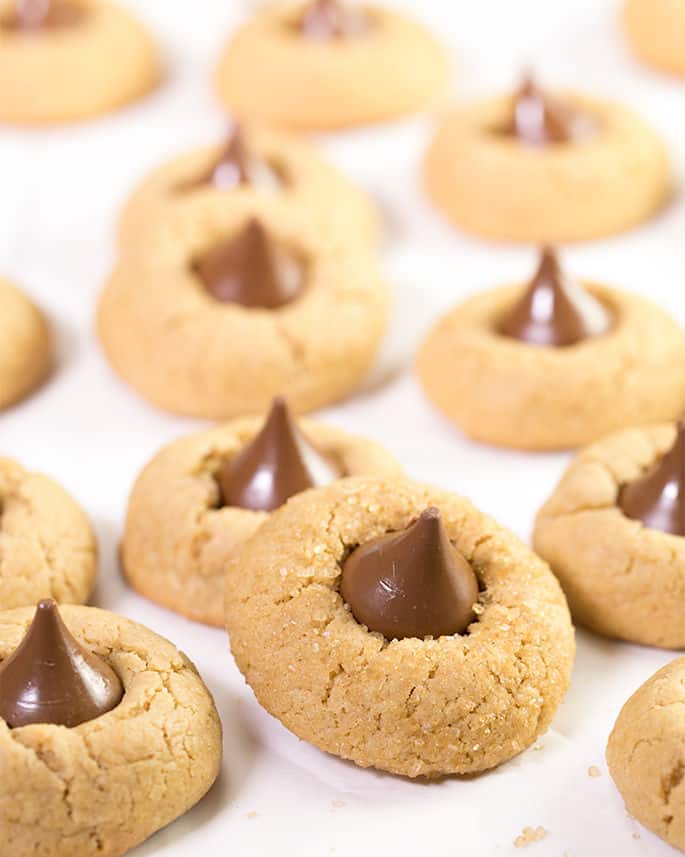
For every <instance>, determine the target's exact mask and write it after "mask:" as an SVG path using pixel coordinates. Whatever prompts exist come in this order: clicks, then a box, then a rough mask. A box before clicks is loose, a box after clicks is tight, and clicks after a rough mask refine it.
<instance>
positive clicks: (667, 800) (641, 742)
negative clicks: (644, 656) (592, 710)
mask: <svg viewBox="0 0 685 857" xmlns="http://www.w3.org/2000/svg"><path fill="white" fill-rule="evenodd" d="M683 705H685V658H683V657H680V658H677V659H676V660H674V661H672V662H671V663H670V664H667V665H666V666H665V667H663V668H662V669H660V670H659V671H658V672H657V673H655V674H654V675H653V676H652V677H651V678H650V679H648V680H647V681H646V682H645V683H644V684H643V685H642V686H641V687H640V688H638V690H637V691H636V692H635V693H634V694H633V695H632V696H631V697H630V699H629V700H628V701H627V702H626V704H625V705H624V706H623V708H622V709H621V712H620V714H619V716H618V718H617V720H616V723H615V725H614V728H613V730H612V732H611V735H610V736H609V742H608V744H607V749H606V758H607V762H608V765H609V771H610V772H611V776H612V777H613V780H614V782H615V784H616V786H617V788H618V790H619V792H620V793H621V796H622V797H623V800H624V801H625V805H626V809H627V810H628V812H629V813H630V814H631V815H632V816H634V817H635V818H636V819H637V820H638V821H639V822H640V823H641V824H644V826H645V827H647V828H649V829H650V830H652V831H653V832H654V833H656V835H657V836H660V837H661V838H662V839H664V840H665V841H666V842H668V843H669V844H670V845H673V846H674V847H675V848H679V849H680V850H681V851H685V781H684V778H683V772H684V771H685V754H684V753H683V747H684V746H685V719H683Z"/></svg>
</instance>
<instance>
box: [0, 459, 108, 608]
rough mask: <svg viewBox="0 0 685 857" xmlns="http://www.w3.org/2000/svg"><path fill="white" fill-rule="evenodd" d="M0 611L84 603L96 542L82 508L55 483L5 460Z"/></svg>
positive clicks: (0, 498) (0, 483)
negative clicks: (50, 602) (49, 601)
mask: <svg viewBox="0 0 685 857" xmlns="http://www.w3.org/2000/svg"><path fill="white" fill-rule="evenodd" d="M0 508H1V509H2V516H1V517H0V545H1V546H2V549H1V550H0V610H7V609H9V608H12V607H23V606H26V605H29V604H35V603H36V602H37V601H38V600H39V599H41V598H47V597H52V598H54V599H55V600H56V601H59V602H67V603H76V604H79V603H83V602H84V601H87V600H88V597H89V595H90V593H91V591H92V589H93V585H94V583H95V575H96V573H97V563H98V555H97V543H96V541H95V536H94V534H93V531H92V529H91V526H90V522H89V521H88V518H87V517H86V515H85V514H84V512H83V511H82V509H81V507H80V506H78V505H77V503H76V502H75V501H74V500H73V499H72V498H71V497H70V496H69V494H67V492H66V491H65V490H64V489H63V488H61V487H60V486H59V485H58V484H57V483H56V482H53V480H52V479H50V478H48V477H47V476H43V474H41V473H29V472H28V471H26V470H24V468H23V467H21V465H19V464H17V462H16V461H12V460H11V459H9V458H0Z"/></svg>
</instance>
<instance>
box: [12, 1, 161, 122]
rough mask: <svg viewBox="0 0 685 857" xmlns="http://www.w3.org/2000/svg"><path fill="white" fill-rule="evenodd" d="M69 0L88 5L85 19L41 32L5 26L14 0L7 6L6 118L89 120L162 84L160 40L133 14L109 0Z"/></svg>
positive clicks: (24, 120)
mask: <svg viewBox="0 0 685 857" xmlns="http://www.w3.org/2000/svg"><path fill="white" fill-rule="evenodd" d="M70 2H72V3H75V4H77V5H79V6H82V7H83V8H84V13H83V21H79V22H77V23H76V24H74V25H73V27H72V26H69V27H63V28H55V29H54V30H50V29H48V30H45V31H39V32H37V33H14V32H12V31H10V30H7V29H6V28H3V26H2V23H1V20H2V19H3V18H4V19H7V17H8V15H10V14H11V10H12V9H13V4H12V3H11V2H10V3H7V2H5V3H4V4H3V5H2V6H0V121H2V122H8V123H13V124H17V125H49V124H56V123H60V122H76V121H80V120H85V119H90V118H93V117H95V116H99V115H101V114H104V113H109V112H111V111H113V110H116V109H117V108H119V107H122V106H123V105H125V104H127V103H129V102H131V101H134V100H136V99H138V98H141V97H142V96H144V95H146V94H147V93H148V92H150V91H151V90H152V89H154V88H155V87H156V86H157V84H158V83H159V80H160V77H161V71H160V66H159V58H158V54H157V50H156V47H155V45H154V43H153V41H152V39H151V37H150V35H149V34H148V32H147V31H146V30H145V29H144V27H143V26H142V25H141V24H140V23H139V22H138V21H137V20H136V19H135V18H134V17H133V16H132V15H130V14H129V13H128V12H126V11H125V10H124V9H122V8H120V7H119V6H115V5H113V4H110V3H107V2H102V0H97V2H92V0H70ZM113 70H114V71H113Z"/></svg>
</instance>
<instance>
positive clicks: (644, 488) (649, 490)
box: [618, 420, 685, 536]
mask: <svg viewBox="0 0 685 857" xmlns="http://www.w3.org/2000/svg"><path fill="white" fill-rule="evenodd" d="M618 505H619V507H620V508H621V509H622V510H623V514H624V515H626V516H627V517H628V518H634V519H635V520H638V521H642V523H643V524H644V525H645V526H646V527H649V528H650V529H652V530H661V532H663V533H670V534H671V535H674V536H685V421H684V420H681V421H680V422H679V423H678V427H677V434H676V437H675V440H674V442H673V446H672V447H671V448H670V449H669V450H668V452H667V453H666V454H665V455H663V456H662V457H661V458H660V459H659V460H658V461H657V462H656V463H655V464H654V465H653V466H652V467H651V468H650V469H649V470H648V471H647V472H646V473H645V474H644V475H643V476H641V477H640V478H639V479H636V480H635V481H634V482H630V483H628V484H627V485H624V486H623V487H622V488H621V490H620V492H619V496H618Z"/></svg>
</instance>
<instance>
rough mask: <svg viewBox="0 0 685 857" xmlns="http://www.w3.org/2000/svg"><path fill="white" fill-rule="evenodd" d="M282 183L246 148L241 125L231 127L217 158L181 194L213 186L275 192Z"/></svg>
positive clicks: (274, 170)
mask: <svg viewBox="0 0 685 857" xmlns="http://www.w3.org/2000/svg"><path fill="white" fill-rule="evenodd" d="M282 185H283V179H282V176H281V175H280V173H279V171H278V170H277V169H276V168H274V166H273V165H272V164H270V163H268V162H267V161H265V160H263V159H262V158H260V157H258V156H257V155H256V154H255V153H254V152H253V151H251V150H250V149H249V148H248V145H247V143H246V140H245V135H244V134H243V131H242V129H241V127H240V125H237V124H236V125H233V126H232V127H231V129H230V131H229V134H228V137H227V139H226V143H225V145H224V147H223V148H222V150H221V151H220V153H219V155H218V157H217V158H215V160H214V161H213V162H212V163H211V164H210V166H209V168H208V169H207V170H205V172H203V173H202V174H201V175H200V176H199V177H198V178H197V179H194V180H192V181H190V182H188V183H187V184H185V185H183V186H182V188H181V189H182V190H197V189H198V188H202V187H207V186H213V187H215V188H216V189H218V190H225V191H231V190H236V188H239V187H253V188H255V189H256V190H272V191H275V190H278V189H279V188H280V187H281V186H282Z"/></svg>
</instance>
